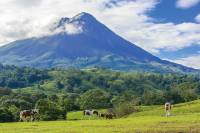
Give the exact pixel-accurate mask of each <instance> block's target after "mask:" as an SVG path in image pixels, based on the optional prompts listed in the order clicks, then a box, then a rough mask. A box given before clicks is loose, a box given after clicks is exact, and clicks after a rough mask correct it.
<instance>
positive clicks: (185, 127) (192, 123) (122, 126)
mask: <svg viewBox="0 0 200 133" xmlns="http://www.w3.org/2000/svg"><path fill="white" fill-rule="evenodd" d="M139 108H140V112H137V113H134V114H131V115H129V116H126V117H124V118H120V119H113V120H105V119H99V118H98V117H92V118H89V117H83V116H82V112H81V111H78V112H70V113H68V116H67V118H68V120H67V121H49V122H46V121H45V122H32V123H26V122H17V123H1V124H0V133H200V100H197V101H193V102H189V103H184V104H178V105H174V107H173V112H172V116H170V117H165V116H164V108H163V106H141V107H139ZM100 111H102V112H103V111H105V110H100Z"/></svg>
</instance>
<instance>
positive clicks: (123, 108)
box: [114, 102, 139, 117]
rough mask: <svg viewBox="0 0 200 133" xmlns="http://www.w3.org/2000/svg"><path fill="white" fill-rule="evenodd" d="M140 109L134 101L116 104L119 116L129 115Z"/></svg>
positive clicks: (115, 108)
mask: <svg viewBox="0 0 200 133" xmlns="http://www.w3.org/2000/svg"><path fill="white" fill-rule="evenodd" d="M138 111H139V109H138V108H137V107H136V106H135V105H134V104H133V103H130V102H125V103H118V104H116V105H114V113H115V114H116V116H117V117H123V116H127V115H129V114H132V113H134V112H138Z"/></svg>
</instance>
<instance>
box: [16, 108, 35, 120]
mask: <svg viewBox="0 0 200 133" xmlns="http://www.w3.org/2000/svg"><path fill="white" fill-rule="evenodd" d="M27 118H29V119H30V121H34V120H35V119H38V120H39V109H31V110H23V111H20V120H19V121H27Z"/></svg>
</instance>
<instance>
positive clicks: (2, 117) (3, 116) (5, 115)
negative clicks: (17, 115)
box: [0, 108, 14, 122]
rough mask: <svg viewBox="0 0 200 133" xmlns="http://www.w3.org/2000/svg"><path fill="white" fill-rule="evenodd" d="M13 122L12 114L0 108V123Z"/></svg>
mask: <svg viewBox="0 0 200 133" xmlns="http://www.w3.org/2000/svg"><path fill="white" fill-rule="evenodd" d="M12 121H14V116H13V115H12V113H11V112H10V111H9V110H8V109H5V108H0V122H12Z"/></svg>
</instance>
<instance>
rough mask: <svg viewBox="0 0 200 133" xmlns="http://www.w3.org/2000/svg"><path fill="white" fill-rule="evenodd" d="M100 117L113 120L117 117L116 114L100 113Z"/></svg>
mask: <svg viewBox="0 0 200 133" xmlns="http://www.w3.org/2000/svg"><path fill="white" fill-rule="evenodd" d="M99 117H102V118H106V119H113V118H114V117H116V115H115V114H114V113H100V114H99Z"/></svg>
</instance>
